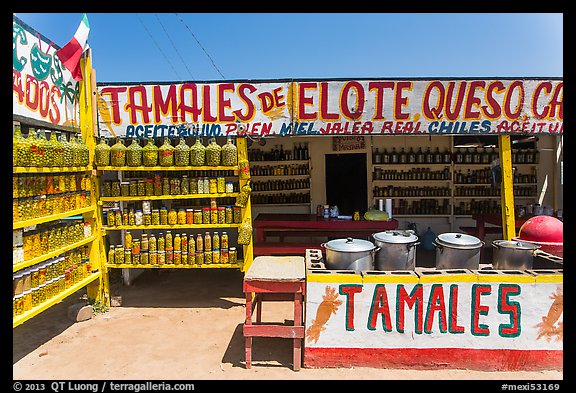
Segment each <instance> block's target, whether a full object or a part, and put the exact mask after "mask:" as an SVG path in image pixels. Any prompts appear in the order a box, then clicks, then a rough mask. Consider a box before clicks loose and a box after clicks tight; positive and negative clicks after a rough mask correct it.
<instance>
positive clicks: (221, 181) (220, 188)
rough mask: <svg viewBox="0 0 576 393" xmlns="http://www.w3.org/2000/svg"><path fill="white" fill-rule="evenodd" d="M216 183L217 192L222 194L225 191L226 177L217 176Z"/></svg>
mask: <svg viewBox="0 0 576 393" xmlns="http://www.w3.org/2000/svg"><path fill="white" fill-rule="evenodd" d="M216 184H217V187H216V188H217V192H218V194H224V193H225V192H226V178H224V177H222V176H219V177H217V178H216Z"/></svg>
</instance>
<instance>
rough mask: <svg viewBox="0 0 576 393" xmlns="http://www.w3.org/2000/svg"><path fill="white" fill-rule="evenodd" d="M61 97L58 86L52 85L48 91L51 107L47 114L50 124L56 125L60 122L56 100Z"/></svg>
mask: <svg viewBox="0 0 576 393" xmlns="http://www.w3.org/2000/svg"><path fill="white" fill-rule="evenodd" d="M61 96H62V92H61V91H60V89H59V88H58V86H56V85H52V88H51V89H50V103H51V104H52V105H51V109H50V112H49V117H50V122H51V123H52V124H58V123H59V122H60V109H59V107H58V101H57V100H56V98H58V99H59V98H60V97H61ZM64 105H66V103H64Z"/></svg>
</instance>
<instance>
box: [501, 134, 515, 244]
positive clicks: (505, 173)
mask: <svg viewBox="0 0 576 393" xmlns="http://www.w3.org/2000/svg"><path fill="white" fill-rule="evenodd" d="M498 145H499V151H500V169H501V171H502V183H501V184H500V198H501V199H500V203H501V204H502V236H503V239H504V240H512V238H513V237H515V236H516V222H515V219H514V214H515V213H514V191H513V188H512V187H513V178H514V176H513V173H512V148H511V143H510V135H499V136H498Z"/></svg>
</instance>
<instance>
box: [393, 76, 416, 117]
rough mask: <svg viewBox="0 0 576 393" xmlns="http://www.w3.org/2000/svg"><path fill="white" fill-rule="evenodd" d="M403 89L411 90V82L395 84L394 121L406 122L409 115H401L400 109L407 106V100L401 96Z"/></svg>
mask: <svg viewBox="0 0 576 393" xmlns="http://www.w3.org/2000/svg"><path fill="white" fill-rule="evenodd" d="M404 89H407V90H412V82H397V83H396V94H395V95H394V119H396V120H408V119H409V118H410V114H408V113H402V107H403V106H405V105H408V98H406V97H404V96H403V95H402V91H403V90H404Z"/></svg>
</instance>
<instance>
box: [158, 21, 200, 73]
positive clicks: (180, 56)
mask: <svg viewBox="0 0 576 393" xmlns="http://www.w3.org/2000/svg"><path fill="white" fill-rule="evenodd" d="M154 16H155V17H156V19H158V23H160V26H162V30H164V33H166V36H167V37H168V40H169V41H170V43H171V44H172V47H173V48H174V51H176V54H177V55H178V57H179V58H180V60H181V61H182V63H184V67H186V69H187V70H188V73H189V74H190V77H191V78H192V79H196V78H194V75H192V71H190V68H188V64H187V63H186V62H185V61H184V59H183V58H182V55H181V54H180V52H179V51H178V48H177V47H176V45H175V44H174V41H172V38H170V34H168V31H167V30H166V28H165V27H164V24H163V23H162V21H161V20H160V18H159V17H158V14H154Z"/></svg>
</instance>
